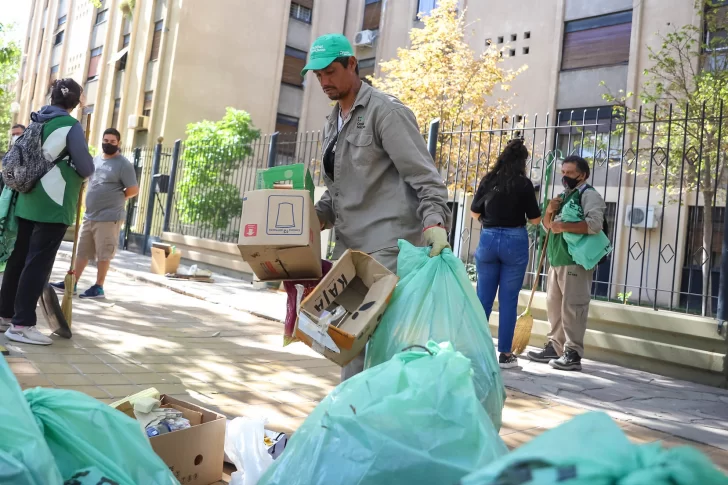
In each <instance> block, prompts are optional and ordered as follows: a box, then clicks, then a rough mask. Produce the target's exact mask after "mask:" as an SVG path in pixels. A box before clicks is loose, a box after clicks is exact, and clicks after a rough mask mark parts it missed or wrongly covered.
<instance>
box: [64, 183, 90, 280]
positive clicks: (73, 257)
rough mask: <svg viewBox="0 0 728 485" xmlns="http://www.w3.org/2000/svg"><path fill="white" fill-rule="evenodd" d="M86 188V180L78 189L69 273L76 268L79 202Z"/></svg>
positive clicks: (79, 214)
mask: <svg viewBox="0 0 728 485" xmlns="http://www.w3.org/2000/svg"><path fill="white" fill-rule="evenodd" d="M85 189H86V182H83V183H82V184H81V190H79V191H78V205H77V206H76V228H75V230H74V231H73V252H72V253H71V269H69V270H68V272H69V273H73V271H74V270H75V269H76V246H77V245H78V228H79V226H80V225H81V204H82V203H83V191H84V190H85Z"/></svg>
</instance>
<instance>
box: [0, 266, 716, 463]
mask: <svg viewBox="0 0 728 485" xmlns="http://www.w3.org/2000/svg"><path fill="white" fill-rule="evenodd" d="M131 257H132V256H131V255H130V254H129V253H125V252H124V253H122V255H120V259H121V260H125V258H131ZM134 257H136V258H142V260H143V257H141V256H138V255H135V256H134ZM129 264H131V263H129ZM67 265H68V262H67V260H66V259H63V254H60V255H59V259H57V261H56V265H55V268H54V273H53V278H54V279H62V278H63V274H64V272H65V271H66V269H67ZM127 266H128V265H127ZM94 273H95V272H94V270H93V269H92V268H90V271H89V272H87V274H86V275H85V276H84V277H83V279H82V281H81V282H80V283H79V290H81V291H82V290H83V289H84V288H85V287H86V286H89V285H90V284H91V283H92V280H91V278H92V277H93V275H94ZM187 284H188V285H189V283H187ZM216 284H217V283H213V284H211V285H206V284H203V283H195V284H194V285H196V286H195V287H196V288H198V290H196V291H213V290H214V288H213V286H214V285H216ZM106 288H107V295H108V296H107V299H106V300H79V299H75V300H74V314H73V315H74V316H73V332H74V337H73V339H71V340H62V339H58V338H56V337H54V339H55V342H54V344H53V345H51V346H48V347H42V346H30V345H17V344H13V343H8V341H7V339H6V338H5V337H4V336H0V343H1V344H3V345H5V346H7V347H8V349H9V350H10V352H11V354H10V357H9V358H8V361H9V363H10V366H11V368H12V370H13V372H14V373H15V375H16V376H17V378H18V380H19V382H20V384H21V385H22V387H24V388H28V387H33V386H44V387H58V388H64V389H75V390H78V391H81V392H84V393H86V394H89V395H91V396H93V397H96V398H98V399H101V400H103V401H104V402H107V403H110V402H112V401H115V400H118V399H120V398H123V397H125V396H128V395H130V394H132V393H135V392H138V391H140V390H143V389H145V388H148V387H152V386H153V387H156V388H157V389H158V390H159V391H160V392H162V393H165V394H169V395H171V396H174V397H178V398H180V399H184V400H187V401H191V402H193V403H196V404H199V405H201V406H204V407H207V408H210V409H213V410H215V411H219V412H221V413H223V414H225V415H227V417H228V418H233V417H236V416H243V415H247V416H264V417H266V418H268V420H269V422H268V427H269V428H271V429H275V430H280V431H286V432H292V431H295V429H296V428H297V427H298V426H299V425H300V424H301V423H302V422H303V420H304V419H305V418H306V416H307V415H308V414H309V413H310V412H311V411H312V410H313V408H314V407H315V406H316V404H317V402H318V401H320V400H321V399H323V397H325V396H326V395H327V394H328V393H329V392H330V391H331V390H332V389H333V388H334V387H335V386H336V384H337V383H338V382H339V368H338V367H337V366H335V365H334V364H332V363H330V362H329V361H327V360H325V359H323V358H322V357H320V356H318V355H317V354H315V353H314V352H313V351H311V350H310V349H309V348H308V347H306V346H304V345H302V344H292V345H290V346H288V347H285V348H283V347H281V343H282V340H283V338H282V324H280V323H279V322H276V321H274V320H270V319H266V318H261V317H257V316H253V315H252V314H250V313H247V312H244V311H240V310H237V309H234V308H231V307H230V306H228V305H225V304H215V303H210V302H207V301H203V300H202V299H200V298H199V297H198V298H196V297H193V296H188V295H183V294H180V293H179V291H181V290H180V289H178V290H177V291H171V290H170V289H168V288H164V287H161V286H158V285H155V284H151V283H150V282H145V281H141V280H140V279H139V278H135V277H133V275H132V273H131V272H130V271H126V272H120V271H111V272H110V274H109V277H108V279H107V285H106ZM199 288H201V290H200V289H199ZM206 288H208V289H207V290H206ZM188 293H190V294H192V293H194V291H192V290H190V291H188ZM232 296H234V295H232ZM274 296H275V297H279V295H274ZM237 301H238V303H239V304H240V305H242V304H244V302H245V301H246V299H245V298H242V299H241V298H238V300H237ZM281 301H284V300H283V299H281ZM38 315H39V327H40V329H41V330H42V331H44V332H47V327H46V325H45V320H44V318H43V316H42V312H41V311H40V309H39V310H38ZM595 366H598V365H596V364H595ZM524 367H525V369H529V368H528V366H524ZM610 372H613V370H611V371H610V370H609V369H607V368H605V367H604V366H598V367H597V368H596V369H595V373H594V375H589V374H588V371H585V372H584V374H583V375H581V379H592V380H593V379H601V381H602V386H603V385H604V384H603V383H605V382H607V383H608V382H609V381H607V377H608V375H609V373H610ZM635 373H636V371H630V370H626V369H625V374H626V375H628V376H629V375H631V376H632V377H633V378H636V377H634V376H635V375H636V374H635ZM571 375H572V374H569V377H561V378H559V377H554V376H551V377H549V375H542V376H539V375H538V370H537V369H536V373H534V372H533V371H532V370H529V371H528V373H527V372H525V371H524V372H518V373H516V374H514V376H515V377H513V376H510V373H509V375H507V376H506V379H505V380H506V385H507V386H508V387H509V389H508V399H507V401H506V406H505V409H504V410H503V427H502V429H501V432H500V434H501V436H502V437H503V439H504V441H505V442H506V444H507V445H508V446H509V447H510V448H514V447H517V446H520V445H521V444H523V443H525V442H528V441H529V440H531V439H532V438H534V437H535V436H538V435H539V434H540V433H542V432H544V431H546V430H548V429H550V428H553V427H555V426H557V425H558V424H560V423H562V422H564V421H567V420H569V419H570V418H572V417H573V416H575V415H577V414H580V413H583V412H585V411H587V408H590V409H595V408H597V407H596V405H595V402H596V401H597V400H602V401H607V400H609V398H608V397H607V396H599V394H598V393H596V394H595V396H596V398H592V399H593V401H592V402H589V401H588V396H585V397H586V398H587V399H586V400H585V399H580V398H579V397H578V395H579V392H580V390H579V389H578V385H577V384H574V382H577V381H573V382H572V381H569V380H568V379H571V377H570V376H571ZM509 376H510V377H509ZM519 381H520V382H521V384H522V385H521V387H527V389H526V390H527V391H528V390H530V391H529V392H531V393H532V394H536V395H530V394H526V393H523V392H520V391H518V390H515V389H513V388H510V387H514V388H518V387H519V385H518V382H519ZM667 381H668V380H667V379H665V382H663V383H662V385H664V386H666V387H665V389H666V390H665V392H667V389H668V388H669V385H670V383H669V382H667ZM524 382H525V384H523V383H524ZM635 382H636V381H635ZM678 382H679V381H678ZM549 386H550V387H551V388H552V390H554V392H552V393H550V395H547V394H549V393H548V392H545V391H544V389H547V388H548V387H549ZM582 387H583V386H582ZM643 387H644V386H643ZM592 388H593V389H592V390H596V389H598V387H597V386H594V385H592ZM645 388H646V387H645ZM706 389H708V390H709V392H708V394H710V393H714V394H710V396H712V397H706V396H696V400H698V399H702V400H709V401H710V402H711V403H712V404H714V405H721V406H724V405H725V403H726V402H728V393H726V392H725V391H723V390H720V389H712V388H706ZM569 390H571V392H569ZM588 390H589V389H587V391H588ZM606 392H608V393H609V394H610V395H612V396H619V395H621V394H620V393H622V394H624V393H626V392H638V391H635V389H634V388H628V387H627V386H626V385H625V384H620V383H619V382H618V381H614V383H613V385H611V386H609V388H608V390H607V391H606ZM559 396H562V397H561V398H559ZM633 397H635V396H633ZM668 397H669V396H667V395H666V394H663V398H668ZM713 398H714V399H713ZM614 401H617V402H614ZM565 402H568V403H569V404H564V403H565ZM695 406H697V405H695ZM611 408H612V409H611V410H612V411H614V410H619V400H618V399H612V404H611ZM607 410H608V411H609V409H607ZM628 412H629V409H628V406H626V407H625V409H624V413H623V415H622V416H621V417H620V419H619V420H618V421H617V422H618V423H619V424H620V426H621V427H622V428H623V429H624V430H625V432H626V433H627V434H628V436H629V437H630V438H631V439H632V440H633V441H635V442H639V443H647V442H652V441H657V440H662V441H663V442H665V443H666V444H667V445H669V446H678V445H684V444H690V445H692V446H696V447H698V448H699V449H701V450H702V451H704V452H705V453H707V454H708V455H709V456H710V457H711V459H713V461H714V462H715V463H716V464H718V465H719V466H721V467H722V468H723V469H728V451H725V450H726V449H728V446H723V445H722V444H721V442H720V439H718V438H720V435H713V436H711V435H710V434H709V433H703V434H699V433H696V434H695V436H694V437H692V436H691V438H692V439H693V440H694V441H688V440H685V439H683V438H680V437H678V436H675V434H683V435H684V433H678V432H677V431H675V432H673V433H670V432H664V431H657V430H654V429H648V428H647V427H644V426H641V425H640V424H636V423H637V422H640V423H643V422H644V421H640V420H639V419H635V417H634V416H630V415H629V414H627V413H628ZM680 412H681V411H680V410H679V409H675V416H673V417H671V416H670V415H669V412H668V411H665V412H664V413H665V415H664V416H663V418H662V421H665V420H667V421H670V420H671V419H673V420H675V417H678V418H680V415H679V413H680ZM610 414H611V413H610ZM680 419H682V418H680ZM696 419H698V417H697V416H696ZM725 419H726V417H725V415H723V416H722V420H725ZM712 420H713V421H715V422H716V423H719V422H722V421H721V417H720V416H718V417H713V418H712ZM716 426H717V424H716ZM653 428H655V427H654V426H653ZM716 436H718V438H716ZM707 443H712V444H714V445H716V446H723V449H721V448H718V447H716V446H711V445H710V444H707Z"/></svg>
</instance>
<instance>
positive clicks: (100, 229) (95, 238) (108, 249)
mask: <svg viewBox="0 0 728 485" xmlns="http://www.w3.org/2000/svg"><path fill="white" fill-rule="evenodd" d="M119 231H121V221H115V222H105V221H104V222H98V221H83V224H81V230H80V234H79V235H78V252H77V256H78V257H79V258H81V259H88V260H90V261H93V260H96V261H111V260H112V259H114V255H115V254H116V249H117V248H118V247H119Z"/></svg>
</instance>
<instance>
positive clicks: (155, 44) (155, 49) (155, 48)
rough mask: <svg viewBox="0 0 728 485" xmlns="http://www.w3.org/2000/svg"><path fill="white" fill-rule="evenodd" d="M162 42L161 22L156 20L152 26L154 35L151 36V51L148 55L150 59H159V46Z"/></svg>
mask: <svg viewBox="0 0 728 485" xmlns="http://www.w3.org/2000/svg"><path fill="white" fill-rule="evenodd" d="M161 44H162V22H161V21H160V22H157V23H156V24H155V26H154V36H153V37H152V52H151V54H150V56H149V60H150V61H156V60H157V59H159V47H160V46H161Z"/></svg>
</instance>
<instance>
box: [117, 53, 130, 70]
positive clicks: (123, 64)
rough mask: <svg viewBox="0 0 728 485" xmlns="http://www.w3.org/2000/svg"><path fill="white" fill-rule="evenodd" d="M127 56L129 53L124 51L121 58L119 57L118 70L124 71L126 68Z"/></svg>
mask: <svg viewBox="0 0 728 485" xmlns="http://www.w3.org/2000/svg"><path fill="white" fill-rule="evenodd" d="M128 58H129V54H128V53H125V54H124V55H123V56H121V58H120V59H119V69H118V70H119V71H124V70H125V69H126V60H127V59H128Z"/></svg>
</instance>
